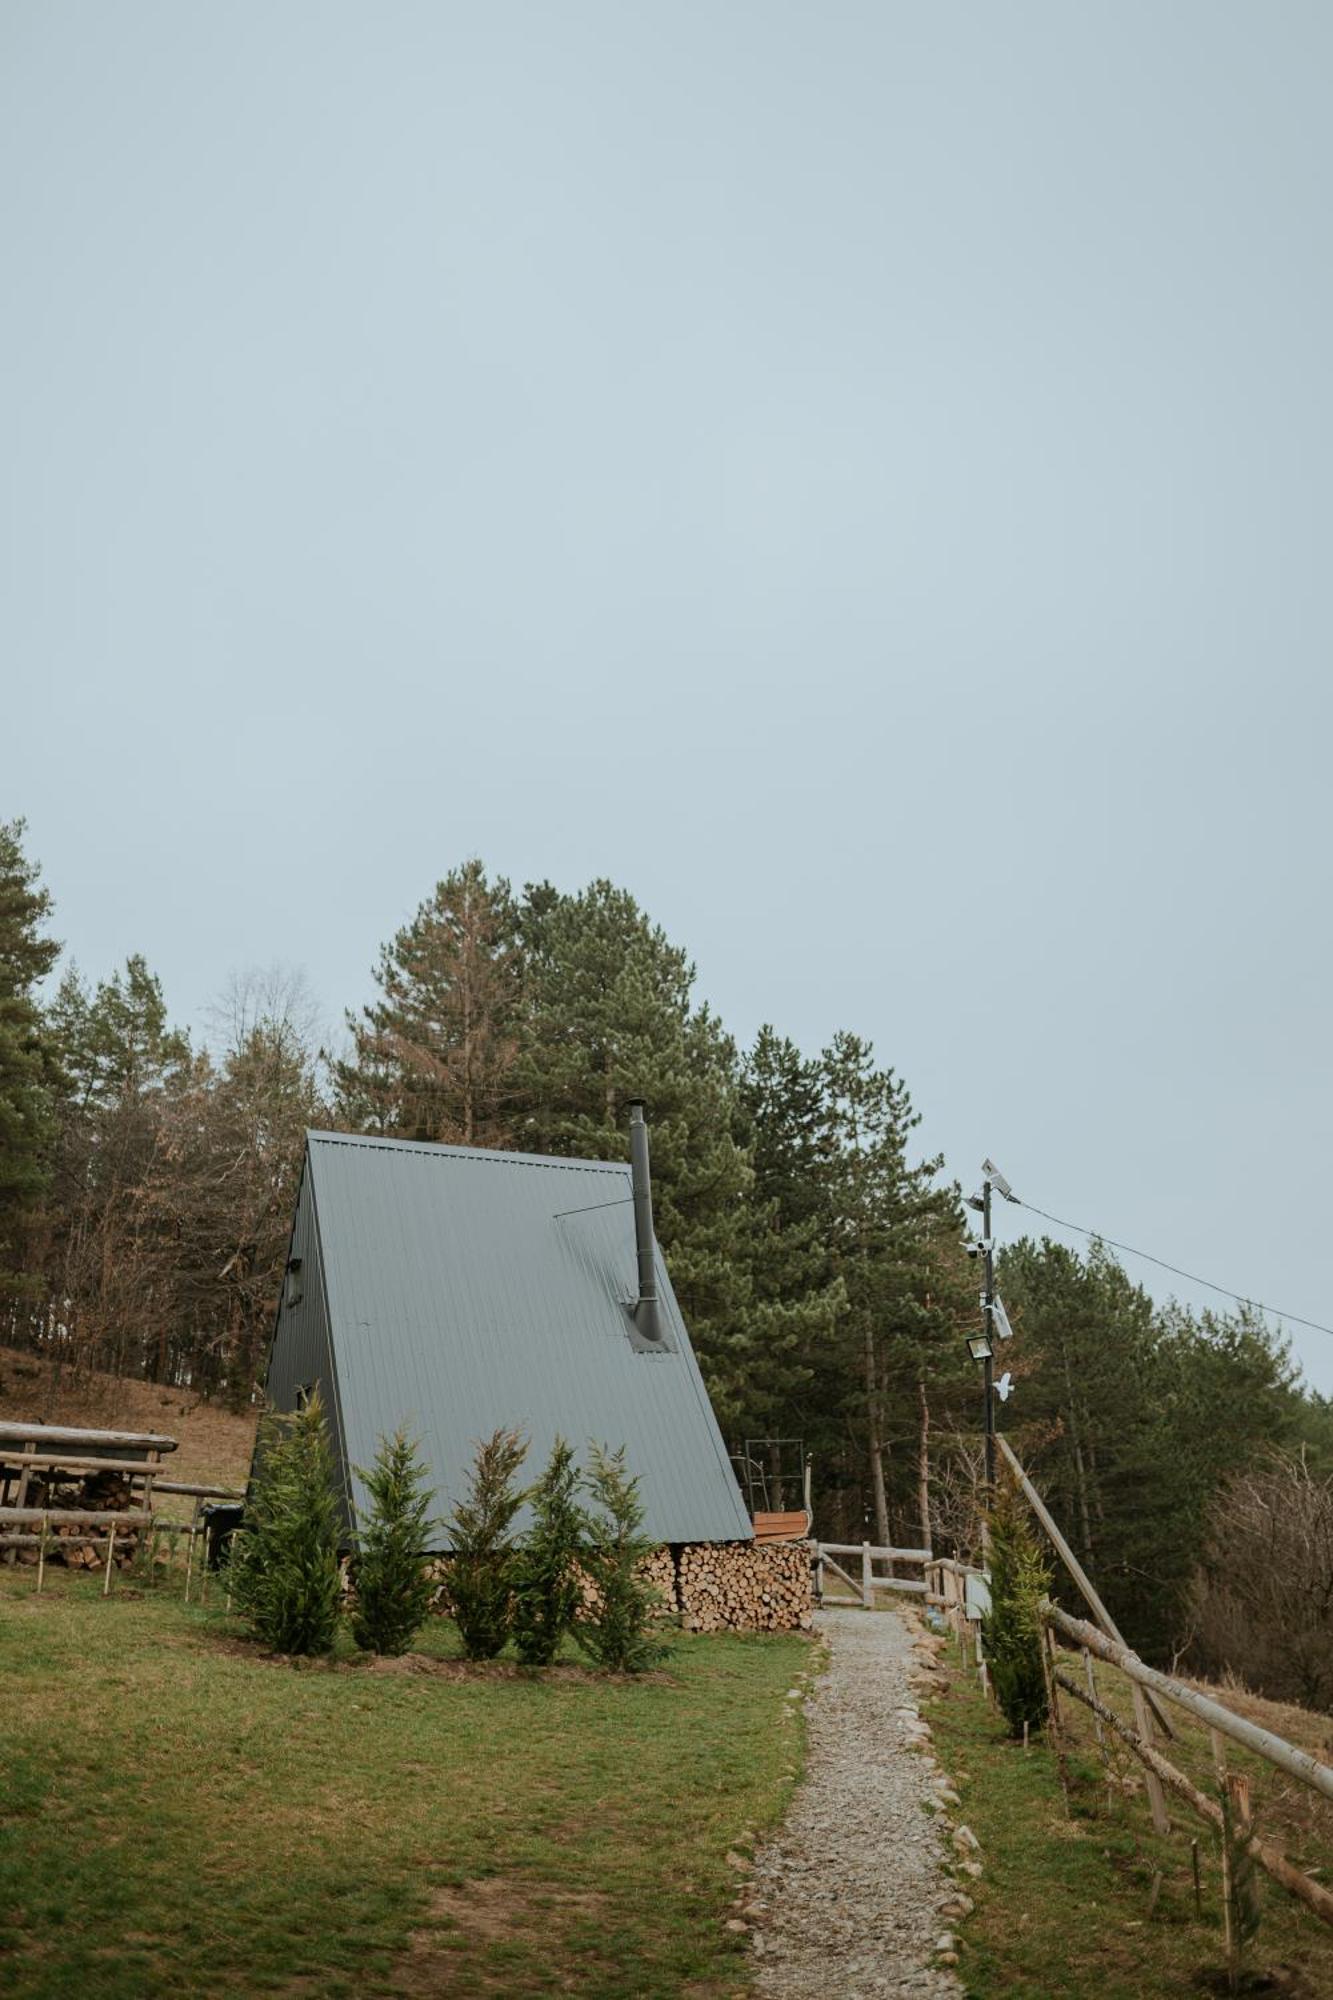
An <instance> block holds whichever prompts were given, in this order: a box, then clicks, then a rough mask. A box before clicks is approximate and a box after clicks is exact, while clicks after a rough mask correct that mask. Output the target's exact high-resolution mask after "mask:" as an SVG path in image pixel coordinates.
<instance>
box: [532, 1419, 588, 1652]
mask: <svg viewBox="0 0 1333 2000" xmlns="http://www.w3.org/2000/svg"><path fill="white" fill-rule="evenodd" d="M578 1490H579V1474H578V1468H577V1466H576V1465H575V1463H574V1454H573V1452H572V1451H571V1449H570V1447H569V1446H568V1445H567V1444H566V1443H565V1441H564V1439H563V1438H561V1437H558V1438H557V1439H556V1441H555V1446H554V1449H553V1450H552V1452H551V1456H550V1460H549V1461H548V1463H547V1467H546V1470H545V1472H543V1474H542V1476H541V1478H540V1479H539V1480H538V1481H537V1484H536V1485H535V1486H534V1487H533V1488H532V1490H531V1491H530V1492H529V1493H528V1494H527V1496H526V1497H527V1499H528V1500H529V1501H530V1502H531V1505H532V1515H533V1518H532V1526H531V1527H530V1528H529V1530H528V1532H527V1534H526V1536H525V1537H524V1539H523V1542H522V1544H521V1546H520V1548H519V1551H518V1559H517V1562H516V1565H515V1574H514V1640H515V1643H516V1645H517V1647H518V1657H519V1658H520V1660H522V1662H523V1664H524V1666H527V1667H549V1666H550V1664H551V1662H552V1660H553V1659H554V1658H555V1656H556V1653H557V1652H558V1651H559V1648H560V1641H561V1640H562V1639H563V1638H564V1636H565V1634H566V1633H567V1632H571V1631H572V1630H573V1629H574V1618H575V1614H576V1612H577V1610H578V1603H579V1585H578V1563H579V1558H580V1555H581V1553H582V1545H583V1543H584V1541H585V1539H586V1536H587V1518H586V1516H585V1515H584V1512H583V1509H582V1508H581V1507H580V1505H579V1501H578Z"/></svg>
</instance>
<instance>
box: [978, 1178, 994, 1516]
mask: <svg viewBox="0 0 1333 2000" xmlns="http://www.w3.org/2000/svg"><path fill="white" fill-rule="evenodd" d="M990 1189H991V1180H990V1173H989V1171H987V1174H986V1178H985V1180H984V1181H983V1182H982V1183H981V1234H982V1238H983V1240H984V1242H985V1249H984V1250H983V1252H982V1255H983V1256H984V1257H985V1259H986V1289H985V1291H984V1292H983V1293H982V1295H981V1331H982V1333H983V1334H984V1335H985V1357H986V1358H985V1360H984V1361H983V1362H982V1364H981V1381H982V1392H981V1393H982V1403H983V1423H984V1425H985V1432H986V1491H987V1492H988V1493H993V1492H994V1491H995V1245H994V1243H993V1242H992V1241H991V1233H990Z"/></svg>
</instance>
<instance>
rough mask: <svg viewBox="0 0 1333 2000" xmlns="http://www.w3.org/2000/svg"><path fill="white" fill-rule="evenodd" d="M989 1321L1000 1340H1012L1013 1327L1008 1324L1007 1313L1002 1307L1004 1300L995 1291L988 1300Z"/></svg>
mask: <svg viewBox="0 0 1333 2000" xmlns="http://www.w3.org/2000/svg"><path fill="white" fill-rule="evenodd" d="M990 1323H991V1325H992V1326H993V1327H994V1328H995V1331H996V1333H997V1334H998V1336H999V1338H1000V1339H1001V1340H1012V1339H1013V1337H1014V1329H1013V1328H1012V1327H1011V1326H1010V1324H1009V1315H1008V1313H1007V1312H1006V1311H1005V1309H1004V1301H1003V1299H1001V1297H1000V1294H999V1293H998V1292H996V1294H995V1296H994V1297H993V1298H992V1300H991V1302H990Z"/></svg>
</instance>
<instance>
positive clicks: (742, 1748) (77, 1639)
mask: <svg viewBox="0 0 1333 2000" xmlns="http://www.w3.org/2000/svg"><path fill="white" fill-rule="evenodd" d="M99 1589H100V1584H99V1582H98V1580H97V1579H95V1578H84V1577H81V1576H77V1575H67V1574H65V1573H63V1572H58V1571H57V1572H48V1575H47V1588H46V1590H45V1591H44V1592H43V1594H42V1596H41V1597H40V1598H39V1597H37V1596H36V1595H35V1594H34V1577H33V1572H32V1571H31V1570H26V1571H25V1570H18V1571H16V1572H10V1571H7V1570H4V1569H0V1884H2V1885H3V1889H2V1891H0V1993H3V1994H4V1995H5V1996H6V2000H39V1996H40V2000H56V1996H59V2000H65V1996H72V1995H77V1996H79V2000H149V1997H150V1996H153V1995H167V1994H171V1995H173V1996H174V1995H190V1994H209V1995H213V1994H226V1993H234V1994H251V1993H301V1994H310V1995H319V1996H323V1995H348V1996H350V1995H356V1996H361V1995H375V1994H408V1995H412V1994H423V1995H424V1994H427V1993H430V1994H434V1993H438V1992H448V1993H449V1994H451V1995H471V1994H490V1995H513V1996H522V1995H528V1994H547V1993H570V1992H576V1993H579V1994H585V1995H589V1996H606V2000H609V1997H610V1996H613V1995H614V1996H617V2000H626V1996H635V2000H638V1996H642V2000H652V1996H664V1997H665V1996H668V1995H670V1996H679V1995H690V1996H696V2000H711V1997H712V1996H721V1995H724V1994H736V1993H742V1992H744V1991H745V1990H746V1988H747V1984H748V1968H747V1963H746V1959H745V1956H744V1941H743V1939H740V1938H738V1937H737V1936H736V1935H734V1934H732V1933H730V1932H728V1931H727V1930H726V1928H725V1922H726V1919H727V1918H728V1916H729V1915H730V1914H731V1901H732V1898H733V1896H734V1895H735V1892H736V1889H737V1887H738V1884H739V1880H740V1878H739V1877H738V1875H737V1873H736V1871H735V1869H734V1867H733V1866H732V1865H730V1864H729V1863H728V1861H727V1858H726V1857H727V1853H728V1850H729V1849H744V1848H745V1847H746V1846H747V1845H748V1844H749V1843H750V1842H751V1841H752V1840H753V1838H754V1837H755V1835H756V1834H757V1833H759V1832H760V1831H761V1830H762V1829H763V1828H765V1827H767V1826H769V1825H771V1824H772V1823H773V1822H774V1821H775V1820H776V1819H777V1818H778V1817H779V1816H780V1815H781V1812H782V1810H783V1808H784V1806H785V1803H786V1800H787V1797H788V1794H789V1792H790V1789H791V1785H792V1783H793V1781H794V1778H795V1775H796V1772H797V1769H798V1766H799V1763H800V1758H801V1754H802V1740H801V1732H802V1724H801V1721H800V1717H799V1713H798V1710H799V1706H800V1705H799V1704H797V1703H793V1702H788V1701H787V1700H786V1699H785V1697H786V1694H787V1690H788V1689H789V1688H790V1687H791V1686H792V1685H793V1683H794V1682H795V1681H796V1680H797V1679H798V1678H801V1677H803V1676H804V1675H805V1674H806V1673H807V1671H808V1670H809V1668H810V1667H811V1665H812V1664H813V1652H812V1647H811V1645H810V1642H809V1641H808V1640H805V1639H802V1638H800V1637H797V1636H787V1635H782V1636H777V1637H771V1636H770V1637H755V1638H740V1637H718V1638H689V1637H681V1638H680V1640H679V1642H678V1644H677V1647H676V1650H675V1652H674V1653H673V1655H672V1658H671V1660H670V1661H669V1662H668V1665H667V1668H666V1670H665V1671H664V1672H663V1673H661V1674H659V1675H657V1676H655V1677H652V1678H650V1679H647V1680H643V1681H638V1682H630V1681H623V1680H609V1679H601V1678H596V1677H593V1676H590V1675H586V1674H583V1673H581V1672H579V1671H577V1670H575V1669H572V1668H564V1669H562V1668H557V1669H555V1670H554V1671H553V1673H551V1674H550V1675H546V1676H539V1675H532V1676H529V1675H525V1674H522V1673H520V1672H519V1671H517V1670H516V1669H508V1670H506V1671H505V1673H504V1677H496V1676H494V1675H489V1674H487V1673H486V1671H485V1670H481V1671H480V1672H474V1671H473V1670H470V1669H467V1668H465V1667H464V1666H463V1665H462V1664H461V1663H459V1662H458V1661H457V1659H456V1655H457V1645H456V1640H455V1636H454V1632H453V1628H452V1626H451V1625H449V1624H448V1623H446V1622H444V1621H433V1622H432V1623H431V1625H430V1626H429V1627H428V1628H427V1630H426V1632H425V1633H424V1634H423V1636H422V1639H421V1641H420V1644H421V1647H422V1651H423V1653H424V1654H428V1655H429V1656H430V1657H429V1659H427V1660H424V1661H422V1660H414V1661H412V1662H410V1663H407V1664H406V1668H405V1665H404V1663H402V1662H382V1663H379V1665H378V1666H375V1667H370V1666H368V1665H366V1664H364V1663H361V1662H358V1661H356V1660H354V1659H353V1658H352V1657H351V1655H350V1651H349V1653H348V1655H347V1657H346V1658H344V1659H342V1660H340V1661H339V1662H338V1663H336V1664H335V1665H333V1666H314V1667H311V1666H306V1667H294V1666H291V1665H287V1664H283V1663H279V1662H274V1661H271V1660H267V1659H265V1658H264V1657H263V1656H262V1655H261V1654H259V1652H258V1651H257V1650H256V1649H254V1648H253V1647H251V1646H250V1645H249V1644H248V1643H247V1642H244V1641H243V1640H241V1639H240V1638H239V1636H238V1628H237V1626H236V1625H235V1623H234V1622H233V1621H231V1620H229V1619H227V1618H226V1617H225V1616H224V1615H223V1614H222V1612H221V1611H220V1610H219V1609H218V1608H217V1607H216V1606H215V1605H209V1606H208V1607H207V1608H200V1607H198V1606H195V1605H191V1606H186V1605H184V1604H183V1603H182V1602H181V1601H180V1597H179V1594H178V1589H179V1586H178V1585H177V1586H176V1587H175V1588H174V1589H173V1588H172V1587H171V1586H165V1587H161V1588H158V1589H155V1590H148V1591H146V1592H143V1593H142V1594H138V1593H136V1592H135V1591H134V1590H133V1588H132V1587H131V1586H129V1585H127V1584H125V1583H124V1582H120V1583H116V1584H113V1586H112V1594H111V1596H110V1597H109V1598H108V1599H107V1600H105V1601H104V1600H103V1599H102V1598H101V1597H100V1595H99Z"/></svg>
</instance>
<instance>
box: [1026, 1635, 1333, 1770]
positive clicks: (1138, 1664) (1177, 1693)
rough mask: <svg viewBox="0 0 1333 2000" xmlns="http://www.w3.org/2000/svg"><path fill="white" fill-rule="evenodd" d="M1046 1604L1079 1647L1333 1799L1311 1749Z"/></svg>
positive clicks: (1323, 1768) (1323, 1766)
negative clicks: (1302, 1747) (1249, 1718)
mask: <svg viewBox="0 0 1333 2000" xmlns="http://www.w3.org/2000/svg"><path fill="white" fill-rule="evenodd" d="M1041 1609H1042V1615H1043V1616H1044V1617H1045V1618H1046V1620H1047V1621H1048V1623H1049V1624H1052V1625H1054V1626H1055V1627H1056V1629H1057V1630H1058V1631H1060V1632H1063V1633H1064V1634H1065V1636H1066V1638H1069V1639H1072V1640H1073V1641H1074V1644H1075V1645H1076V1646H1086V1647H1087V1648H1088V1651H1089V1652H1091V1653H1096V1655H1097V1657H1098V1659H1101V1660H1108V1661H1109V1662H1110V1664H1111V1665H1112V1666H1113V1667H1119V1668H1120V1671H1121V1672H1122V1673H1124V1674H1128V1676H1129V1678H1130V1680H1132V1681H1135V1682H1137V1683H1138V1685H1139V1686H1140V1687H1142V1688H1146V1689H1148V1691H1149V1692H1150V1693H1152V1694H1156V1695H1158V1696H1160V1697H1161V1698H1162V1699H1163V1700H1164V1701H1174V1702H1175V1703H1176V1704H1177V1706H1178V1707H1180V1708H1184V1709H1187V1710H1188V1711H1189V1713H1190V1714H1191V1715H1192V1716H1194V1717H1195V1718H1196V1720H1197V1721H1199V1722H1202V1723H1203V1724H1204V1726H1205V1728H1208V1729H1217V1730H1220V1731H1221V1733H1222V1735H1223V1736H1229V1737H1230V1738H1231V1740H1232V1741H1233V1742H1234V1743H1239V1744H1240V1745H1241V1746H1242V1748H1243V1749H1246V1750H1252V1751H1253V1752H1254V1754H1255V1756H1256V1757H1262V1758H1264V1759H1265V1760H1266V1761H1267V1762H1268V1763H1270V1764H1276V1765H1277V1767H1278V1769H1279V1770H1282V1771H1285V1772H1286V1773H1287V1775H1288V1777H1292V1778H1299V1779H1300V1780H1301V1782H1302V1784H1306V1785H1312V1786H1313V1787H1314V1789H1315V1791H1317V1792H1322V1793H1323V1795H1324V1797H1325V1798H1326V1799H1333V1768H1330V1766H1329V1765H1327V1764H1321V1763H1320V1761H1319V1759H1318V1758H1317V1757H1312V1756H1311V1755H1310V1753H1309V1751H1308V1750H1298V1749H1297V1748H1296V1746H1295V1744H1293V1743H1288V1742H1287V1740H1286V1738H1285V1737H1282V1736H1275V1735H1274V1734H1273V1732H1272V1730H1271V1729H1261V1728H1260V1727H1259V1725H1258V1723H1257V1722H1247V1721H1246V1720H1245V1718H1244V1716H1243V1715H1237V1714H1236V1713H1235V1711H1234V1710H1233V1709H1230V1708H1223V1706H1222V1704H1221V1702H1219V1701H1212V1700H1210V1699H1209V1697H1208V1696H1207V1695H1206V1694H1199V1693H1198V1692H1197V1691H1196V1690H1195V1689H1194V1688H1192V1687H1186V1686H1185V1684H1184V1682H1183V1681H1177V1680H1173V1679H1172V1678H1171V1676H1170V1675H1169V1674H1162V1673H1159V1672H1158V1671H1157V1669H1156V1667H1148V1666H1145V1665H1144V1663H1143V1661H1142V1660H1141V1659H1140V1658H1139V1656H1138V1654H1137V1653H1131V1652H1130V1650H1129V1648H1128V1646H1125V1645H1118V1644H1117V1643H1116V1641H1115V1640H1114V1639H1108V1638H1107V1636H1106V1634H1105V1633H1104V1632H1099V1631H1098V1629H1097V1627H1096V1626H1095V1625H1089V1624H1088V1622H1087V1620H1086V1619H1084V1618H1071V1617H1070V1615H1069V1613H1068V1612H1067V1611H1062V1610H1061V1609H1060V1607H1059V1605H1058V1604H1052V1603H1051V1600H1050V1598H1049V1597H1047V1598H1043V1600H1042V1606H1041Z"/></svg>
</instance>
